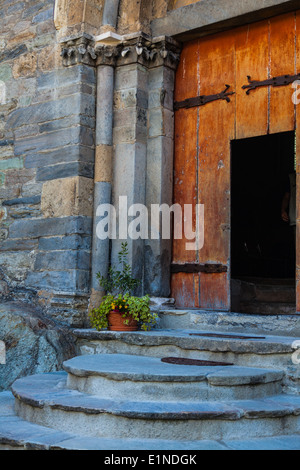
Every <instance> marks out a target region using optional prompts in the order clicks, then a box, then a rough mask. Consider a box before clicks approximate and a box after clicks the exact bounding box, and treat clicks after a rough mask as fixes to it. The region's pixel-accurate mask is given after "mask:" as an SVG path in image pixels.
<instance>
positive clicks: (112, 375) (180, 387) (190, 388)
mask: <svg viewBox="0 0 300 470" xmlns="http://www.w3.org/2000/svg"><path fill="white" fill-rule="evenodd" d="M63 367H64V370H65V371H66V372H68V380H67V386H68V388H70V389H72V390H78V391H80V392H83V393H87V394H91V395H95V396H101V397H102V398H111V399H116V400H122V399H124V397H131V396H134V397H135V400H136V401H160V400H161V399H162V397H163V400H164V401H165V402H167V401H173V402H174V401H175V402H176V401H189V402H191V401H199V400H226V399H239V400H243V399H250V398H251V399H252V398H259V397H266V396H271V395H276V394H279V393H281V391H282V379H283V377H284V373H283V372H282V371H279V370H277V371H276V370H268V369H255V368H246V367H236V366H221V365H218V366H194V365H178V364H169V363H164V362H162V361H161V359H160V358H156V357H144V356H132V355H122V354H101V355H90V356H78V357H75V358H73V359H71V360H69V361H66V362H65V363H64V364H63Z"/></svg>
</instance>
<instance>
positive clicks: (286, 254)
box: [231, 132, 296, 314]
mask: <svg viewBox="0 0 300 470" xmlns="http://www.w3.org/2000/svg"><path fill="white" fill-rule="evenodd" d="M231 152H232V153H231V155H232V175H231V278H232V310H233V311H237V310H239V311H241V312H246V313H272V314H274V313H277V314H280V313H292V311H293V313H295V302H296V300H295V269H296V268H295V260H296V251H295V233H294V228H293V227H292V226H290V224H289V223H288V222H284V221H283V220H282V217H281V207H282V201H283V197H284V195H285V193H286V191H287V190H288V186H289V181H290V180H289V175H290V174H293V173H294V171H295V133H294V132H285V133H280V134H274V135H266V136H261V137H255V138H250V139H242V140H236V141H232V147H231ZM263 292H264V294H263Z"/></svg>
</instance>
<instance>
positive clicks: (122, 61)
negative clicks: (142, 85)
mask: <svg viewBox="0 0 300 470" xmlns="http://www.w3.org/2000/svg"><path fill="white" fill-rule="evenodd" d="M61 48H62V50H61V56H62V60H63V64H64V65H65V66H66V67H68V66H71V65H76V64H86V65H91V66H98V65H112V66H122V65H128V64H133V63H139V64H141V65H144V66H145V67H148V68H151V67H158V66H162V65H164V66H166V67H169V68H172V69H176V68H177V65H178V63H179V59H180V51H181V47H180V44H179V43H177V42H176V41H175V40H173V39H172V38H167V37H164V36H163V37H159V38H154V39H151V38H149V37H148V36H147V35H145V34H143V33H141V34H140V35H135V36H132V37H127V38H126V37H125V38H123V41H122V42H121V43H119V44H117V45H103V44H95V40H94V38H92V37H89V36H87V35H84V36H81V37H77V38H67V39H65V40H64V41H63V42H62V44H61Z"/></svg>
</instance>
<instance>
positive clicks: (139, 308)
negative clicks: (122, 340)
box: [90, 242, 158, 331]
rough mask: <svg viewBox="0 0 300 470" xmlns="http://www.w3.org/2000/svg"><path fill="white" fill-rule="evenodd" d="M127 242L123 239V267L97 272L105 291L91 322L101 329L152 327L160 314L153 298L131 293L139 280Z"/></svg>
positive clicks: (145, 328) (133, 329) (124, 329)
mask: <svg viewBox="0 0 300 470" xmlns="http://www.w3.org/2000/svg"><path fill="white" fill-rule="evenodd" d="M127 255H128V244H127V242H125V243H122V249H121V251H120V252H119V256H118V257H119V263H120V265H121V270H120V271H119V270H117V269H115V268H113V267H110V268H109V271H108V276H107V277H104V276H101V274H100V273H98V274H97V277H98V279H99V284H100V286H101V287H102V288H103V289H104V290H105V291H106V295H105V296H104V297H103V298H102V301H101V304H100V306H99V308H95V309H93V310H92V311H91V313H90V320H91V324H92V326H93V327H94V328H96V329H97V330H98V331H100V330H103V329H107V328H108V329H109V330H111V331H136V330H138V329H139V328H141V329H142V330H144V331H147V330H150V329H151V328H152V327H153V326H154V325H155V323H156V321H157V318H158V316H157V314H156V313H154V312H152V311H151V309H150V298H149V296H148V295H146V296H144V297H135V296H133V295H132V292H133V291H134V289H135V288H136V287H137V286H138V284H139V282H140V281H138V280H136V279H134V278H133V276H132V270H131V267H130V265H129V264H128V263H127Z"/></svg>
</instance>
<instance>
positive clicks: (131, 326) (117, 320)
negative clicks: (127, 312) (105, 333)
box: [108, 310, 138, 331]
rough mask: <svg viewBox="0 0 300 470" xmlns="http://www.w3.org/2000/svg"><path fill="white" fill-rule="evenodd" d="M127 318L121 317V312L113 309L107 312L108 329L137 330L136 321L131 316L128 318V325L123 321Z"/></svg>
mask: <svg viewBox="0 0 300 470" xmlns="http://www.w3.org/2000/svg"><path fill="white" fill-rule="evenodd" d="M127 320H128V318H123V316H122V313H120V312H118V311H116V310H114V311H111V312H110V313H109V314H108V329H109V330H110V331H137V329H138V322H137V321H136V320H134V319H133V318H129V323H128V325H127V324H125V323H124V322H125V321H127Z"/></svg>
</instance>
